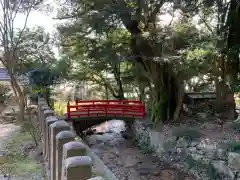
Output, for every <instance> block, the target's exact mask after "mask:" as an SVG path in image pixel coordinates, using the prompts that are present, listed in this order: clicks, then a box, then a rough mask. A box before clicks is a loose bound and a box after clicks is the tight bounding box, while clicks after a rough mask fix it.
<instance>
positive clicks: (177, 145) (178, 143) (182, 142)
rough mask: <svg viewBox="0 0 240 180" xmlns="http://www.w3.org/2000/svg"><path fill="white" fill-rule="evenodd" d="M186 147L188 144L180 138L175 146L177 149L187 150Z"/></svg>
mask: <svg viewBox="0 0 240 180" xmlns="http://www.w3.org/2000/svg"><path fill="white" fill-rule="evenodd" d="M188 146H189V142H188V141H187V140H186V139H184V138H180V139H179V140H178V141H177V144H176V147H177V148H187V147H188Z"/></svg>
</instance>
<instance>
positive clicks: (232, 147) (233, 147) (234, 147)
mask: <svg viewBox="0 0 240 180" xmlns="http://www.w3.org/2000/svg"><path fill="white" fill-rule="evenodd" d="M223 148H225V149H226V150H227V151H230V152H236V153H240V143H239V142H230V143H226V144H224V145H223Z"/></svg>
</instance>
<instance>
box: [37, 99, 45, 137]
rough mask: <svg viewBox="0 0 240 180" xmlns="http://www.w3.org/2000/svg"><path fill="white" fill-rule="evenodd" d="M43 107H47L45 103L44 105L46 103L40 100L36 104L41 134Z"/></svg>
mask: <svg viewBox="0 0 240 180" xmlns="http://www.w3.org/2000/svg"><path fill="white" fill-rule="evenodd" d="M43 106H47V103H46V101H43V100H40V101H39V102H38V115H37V116H38V122H39V124H40V130H41V131H40V133H42V125H43V122H44V121H43V120H44V119H43V118H42V117H41V114H42V107H43Z"/></svg>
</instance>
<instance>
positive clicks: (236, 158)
mask: <svg viewBox="0 0 240 180" xmlns="http://www.w3.org/2000/svg"><path fill="white" fill-rule="evenodd" d="M228 165H229V166H230V167H231V168H233V169H236V170H240V154H238V153H235V152H229V154H228Z"/></svg>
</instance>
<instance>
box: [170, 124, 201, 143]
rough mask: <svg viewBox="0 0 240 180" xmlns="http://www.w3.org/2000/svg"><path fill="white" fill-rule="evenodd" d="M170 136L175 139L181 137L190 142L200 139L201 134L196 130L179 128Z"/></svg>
mask: <svg viewBox="0 0 240 180" xmlns="http://www.w3.org/2000/svg"><path fill="white" fill-rule="evenodd" d="M172 135H173V136H176V137H182V138H185V139H187V140H190V141H192V140H195V139H198V138H199V137H201V133H200V132H199V131H198V130H196V129H192V128H187V127H179V128H176V129H174V130H173V131H172Z"/></svg>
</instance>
